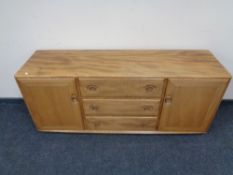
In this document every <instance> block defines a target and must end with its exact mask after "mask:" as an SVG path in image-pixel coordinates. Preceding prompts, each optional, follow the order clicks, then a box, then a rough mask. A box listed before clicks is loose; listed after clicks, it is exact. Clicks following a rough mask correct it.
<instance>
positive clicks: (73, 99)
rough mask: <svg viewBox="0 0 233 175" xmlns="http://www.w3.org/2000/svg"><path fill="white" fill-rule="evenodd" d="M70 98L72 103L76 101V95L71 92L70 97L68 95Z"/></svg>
mask: <svg viewBox="0 0 233 175" xmlns="http://www.w3.org/2000/svg"><path fill="white" fill-rule="evenodd" d="M70 99H71V101H72V102H73V103H77V102H78V97H77V95H76V94H72V95H71V97H70Z"/></svg>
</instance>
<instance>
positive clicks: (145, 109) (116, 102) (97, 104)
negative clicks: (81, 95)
mask: <svg viewBox="0 0 233 175" xmlns="http://www.w3.org/2000/svg"><path fill="white" fill-rule="evenodd" d="M83 106H84V113H85V115H142V116H145V115H158V112H159V106H160V100H156V99H137V100H136V99H83Z"/></svg>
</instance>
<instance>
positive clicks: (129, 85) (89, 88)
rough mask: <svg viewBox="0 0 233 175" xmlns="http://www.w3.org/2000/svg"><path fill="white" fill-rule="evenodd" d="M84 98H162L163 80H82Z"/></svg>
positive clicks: (81, 87) (81, 88)
mask: <svg viewBox="0 0 233 175" xmlns="http://www.w3.org/2000/svg"><path fill="white" fill-rule="evenodd" d="M79 83H80V85H79V86H80V91H81V95H82V96H83V97H144V98H145V97H146V98H158V97H161V95H162V91H163V85H164V79H162V78H80V79H79Z"/></svg>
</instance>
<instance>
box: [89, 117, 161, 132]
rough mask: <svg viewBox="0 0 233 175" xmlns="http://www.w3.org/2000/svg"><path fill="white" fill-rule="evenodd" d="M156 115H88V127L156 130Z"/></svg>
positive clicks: (94, 128)
mask: <svg viewBox="0 0 233 175" xmlns="http://www.w3.org/2000/svg"><path fill="white" fill-rule="evenodd" d="M156 122H157V118H155V117H128V118H127V117H122V118H121V117H111V116H109V117H87V118H86V128H87V129H89V130H117V131H122V130H123V131H154V130H155V127H156Z"/></svg>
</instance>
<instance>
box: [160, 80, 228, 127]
mask: <svg viewBox="0 0 233 175" xmlns="http://www.w3.org/2000/svg"><path fill="white" fill-rule="evenodd" d="M227 84H228V80H226V79H223V80H222V79H170V80H169V81H168V85H167V90H166V94H165V98H164V103H163V108H162V113H161V118H160V123H159V130H161V131H174V132H176V131H178V132H179V131H190V132H206V131H207V130H208V127H209V125H210V123H211V121H212V120H213V118H214V116H215V113H216V111H217V108H218V106H219V103H220V101H221V98H222V95H223V93H224V91H225V88H226V86H227Z"/></svg>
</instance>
